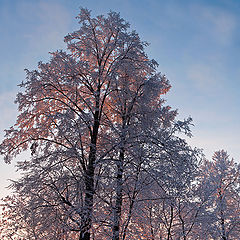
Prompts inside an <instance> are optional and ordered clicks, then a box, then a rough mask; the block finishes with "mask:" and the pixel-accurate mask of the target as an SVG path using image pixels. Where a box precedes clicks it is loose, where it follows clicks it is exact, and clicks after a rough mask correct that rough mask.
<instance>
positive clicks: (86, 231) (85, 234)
mask: <svg viewBox="0 0 240 240" xmlns="http://www.w3.org/2000/svg"><path fill="white" fill-rule="evenodd" d="M99 95H100V94H99ZM99 95H98V100H97V101H96V111H95V113H94V125H93V128H92V134H91V145H90V150H89V161H88V166H87V169H86V172H85V179H84V181H85V189H86V193H85V202H84V209H83V212H82V216H81V225H82V226H81V231H80V238H79V240H90V230H91V227H92V213H93V197H94V171H95V162H96V152H97V139H98V129H99V125H100V112H99Z"/></svg>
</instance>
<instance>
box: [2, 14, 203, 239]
mask: <svg viewBox="0 0 240 240" xmlns="http://www.w3.org/2000/svg"><path fill="white" fill-rule="evenodd" d="M78 19H79V23H80V29H79V30H78V31H75V32H73V33H71V34H68V35H67V36H66V37H65V42H66V43H67V47H68V50H67V51H66V52H65V51H56V52H53V53H52V54H51V55H52V58H51V60H50V61H49V62H48V63H42V62H40V63H39V67H38V70H34V71H28V70H27V78H26V81H24V82H23V83H22V84H21V85H20V86H21V87H22V88H23V89H24V91H22V92H21V93H19V94H18V96H17V99H16V102H17V103H18V106H19V116H18V118H17V122H16V125H15V126H14V127H12V128H11V129H10V130H8V131H7V132H6V136H5V139H4V141H3V143H2V144H1V152H2V154H5V161H7V162H10V161H11V158H12V157H15V156H16V155H18V154H19V153H20V152H21V151H24V150H27V149H30V151H31V153H32V156H31V157H30V158H29V159H27V160H26V161H20V162H19V163H18V169H19V170H22V171H23V173H24V174H23V177H22V178H21V179H19V180H17V181H15V182H13V184H12V188H13V189H14V190H15V196H13V197H10V198H9V199H7V207H9V209H10V212H6V218H7V219H8V220H7V221H8V223H9V225H8V226H9V228H6V235H5V237H6V236H7V237H8V236H12V234H13V232H12V230H13V229H16V228H17V229H19V231H18V232H17V233H14V234H19V237H20V236H23V238H24V237H25V238H26V236H27V237H28V238H29V239H31V238H34V239H41V238H47V237H48V238H49V239H53V237H55V238H58V239H59V238H60V239H65V238H66V239H67V238H69V237H73V238H79V239H81V240H82V239H84V240H87V239H90V238H91V237H92V238H93V237H94V236H95V237H96V238H99V237H101V238H104V237H105V238H106V236H107V237H108V238H112V239H114V240H117V239H128V238H131V236H132V237H133V238H134V236H136V235H138V234H140V235H141V237H142V239H144V236H146V233H148V234H152V237H153V233H149V232H148V230H147V231H145V230H144V229H142V231H140V230H139V229H138V227H136V226H141V224H144V222H145V220H144V214H145V213H146V214H148V213H149V212H146V206H148V207H149V209H155V206H154V204H155V203H156V202H155V201H160V202H157V204H158V203H159V206H161V204H163V205H164V204H165V203H166V202H167V204H169V205H168V206H167V208H166V209H168V207H170V208H169V209H170V212H174V206H173V205H172V204H173V203H174V201H175V199H176V198H180V199H181V198H184V197H186V196H187V194H188V187H189V186H191V183H192V181H193V180H194V177H195V176H196V174H197V171H196V167H197V163H198V155H197V154H198V153H199V151H197V150H195V149H192V148H191V147H190V146H188V145H187V143H186V141H185V140H184V139H182V138H180V137H179V135H177V134H178V133H179V132H182V133H185V134H186V135H189V136H190V135H191V131H190V125H191V119H187V120H184V121H178V120H177V119H176V116H177V111H175V110H172V109H171V108H170V107H169V106H166V105H165V101H164V100H163V99H162V95H163V94H165V93H167V91H168V90H169V88H170V84H169V81H168V80H167V78H166V76H164V75H162V74H160V73H158V72H157V63H156V62H155V61H153V60H150V59H149V58H148V56H147V55H146V53H145V47H146V46H147V44H146V43H145V42H142V41H141V40H140V38H139V36H138V34H137V33H136V32H135V31H129V24H128V23H127V22H125V21H124V20H123V19H122V18H121V17H120V15H119V14H117V13H115V12H110V13H109V14H108V15H107V16H102V15H101V16H98V17H95V18H93V17H91V14H90V11H89V10H87V9H81V12H80V14H79V16H78ZM150 193H151V194H150ZM161 199H163V200H164V203H163V202H161ZM153 206H154V207H153ZM149 209H148V210H149ZM156 209H158V208H157V207H156ZM166 211H167V210H166ZM16 213H17V215H16ZM138 213H141V214H142V215H141V214H140V215H139V214H138ZM150 213H151V214H152V212H151V211H150ZM164 214H165V212H164ZM8 216H9V218H8ZM179 216H182V215H181V214H179ZM154 217H155V218H156V216H154ZM16 218H17V219H18V220H17V221H16ZM46 219H48V220H49V221H50V222H51V225H49V222H47V223H45V224H44V222H46ZM151 221H152V219H150V225H151ZM170 221H173V218H172V217H171V213H170ZM167 225H168V223H167ZM167 225H165V229H167V230H166V231H167V235H168V237H169V238H170V237H171V234H172V233H171V231H172V230H171V226H167ZM170 225H171V224H170ZM182 225H183V224H182ZM190 229H191V228H190ZM152 230H154V229H153V228H152ZM154 231H155V230H154ZM49 232H53V233H56V234H53V235H49ZM156 236H157V235H156Z"/></svg>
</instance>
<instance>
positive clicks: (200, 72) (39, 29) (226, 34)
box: [0, 0, 240, 196]
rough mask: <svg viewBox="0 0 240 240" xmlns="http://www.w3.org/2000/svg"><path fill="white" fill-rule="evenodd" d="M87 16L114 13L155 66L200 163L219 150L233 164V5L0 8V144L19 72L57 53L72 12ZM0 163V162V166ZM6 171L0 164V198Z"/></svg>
mask: <svg viewBox="0 0 240 240" xmlns="http://www.w3.org/2000/svg"><path fill="white" fill-rule="evenodd" d="M80 6H83V7H87V8H89V9H91V10H92V13H93V15H98V14H105V13H107V12H108V11H109V10H113V11H117V12H120V13H121V16H122V17H123V18H124V19H125V20H127V21H129V22H130V24H131V26H132V28H133V29H135V30H136V31H137V32H138V33H139V34H140V36H141V38H142V39H143V40H145V41H148V42H149V43H150V46H149V47H148V48H147V52H148V54H149V56H150V58H154V59H155V60H157V61H158V63H159V71H161V72H162V73H165V74H166V75H167V77H168V78H169V80H170V82H171V84H172V89H171V91H170V92H169V93H168V94H167V95H166V99H167V103H168V104H169V105H170V106H172V107H173V108H177V109H179V118H186V117H188V116H191V117H192V118H193V120H194V124H195V126H194V127H193V135H194V137H193V138H192V139H191V140H190V141H189V142H190V143H191V144H193V145H194V146H197V147H200V148H203V149H204V153H205V154H206V157H207V158H211V156H212V154H213V152H214V151H216V150H219V149H225V150H227V151H228V153H229V154H230V156H232V157H234V159H235V160H236V161H240V149H239V139H238V138H239V135H240V124H239V123H240V111H239V109H240V97H239V89H240V79H239V78H240V68H239V65H240V54H239V53H240V31H239V29H240V15H239V12H240V1H237V0H216V1H214V0H211V1H204V0H199V1H194V0H188V1H187V0H181V1H172V0H168V1H164V0H121V1H120V0H101V1H98V0H78V1H77V0H38V1H37V0H36V1H34V0H11V1H9V0H0V33H1V34H0V47H1V49H0V50H1V54H0V114H1V118H0V137H1V138H2V136H3V130H4V129H6V128H8V127H9V126H10V125H11V124H14V120H15V118H16V115H17V110H16V106H15V105H14V103H13V101H14V96H15V95H16V93H17V91H18V87H17V84H19V83H20V82H21V81H22V80H23V79H24V78H25V73H24V71H23V69H24V68H28V69H34V68H36V66H37V62H38V61H47V60H48V57H49V55H48V52H49V51H54V50H57V49H64V47H65V44H64V42H63V37H64V36H65V35H66V34H67V33H69V32H71V31H73V30H76V29H77V28H78V24H77V20H76V19H75V16H76V15H77V14H78V10H79V7H80ZM0 160H1V159H0ZM14 176H15V174H14V168H13V166H9V165H6V164H4V163H2V161H1V163H0V177H1V181H0V196H3V195H4V194H5V193H6V192H5V190H3V189H4V186H6V185H7V181H6V179H7V178H11V177H14Z"/></svg>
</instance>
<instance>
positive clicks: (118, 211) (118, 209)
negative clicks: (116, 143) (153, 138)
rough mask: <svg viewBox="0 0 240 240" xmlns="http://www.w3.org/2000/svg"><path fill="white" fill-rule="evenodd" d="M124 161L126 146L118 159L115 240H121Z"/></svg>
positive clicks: (114, 224) (121, 150)
mask: <svg viewBox="0 0 240 240" xmlns="http://www.w3.org/2000/svg"><path fill="white" fill-rule="evenodd" d="M123 161H124V147H122V148H121V149H120V153H119V160H118V161H117V189H116V203H115V207H114V211H113V212H114V223H113V237H112V239H113V240H119V232H120V219H121V210H122V184H123V183H122V182H123Z"/></svg>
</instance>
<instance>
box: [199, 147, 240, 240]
mask: <svg viewBox="0 0 240 240" xmlns="http://www.w3.org/2000/svg"><path fill="white" fill-rule="evenodd" d="M212 160H213V161H207V160H206V161H205V162H204V164H203V166H202V168H201V169H202V173H201V175H200V178H201V183H200V184H201V193H200V194H199V195H200V198H202V201H204V202H205V203H204V207H205V210H204V212H203V214H202V215H201V220H202V223H201V224H200V225H199V227H200V228H199V234H200V236H201V235H202V236H205V237H206V239H209V238H213V239H222V240H229V239H239V236H240V217H239V216H240V215H239V213H240V167H239V164H236V163H235V162H234V160H233V159H229V156H228V154H227V152H226V151H224V150H221V151H217V152H215V153H214V155H213V158H212ZM204 239H205V238H204Z"/></svg>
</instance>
